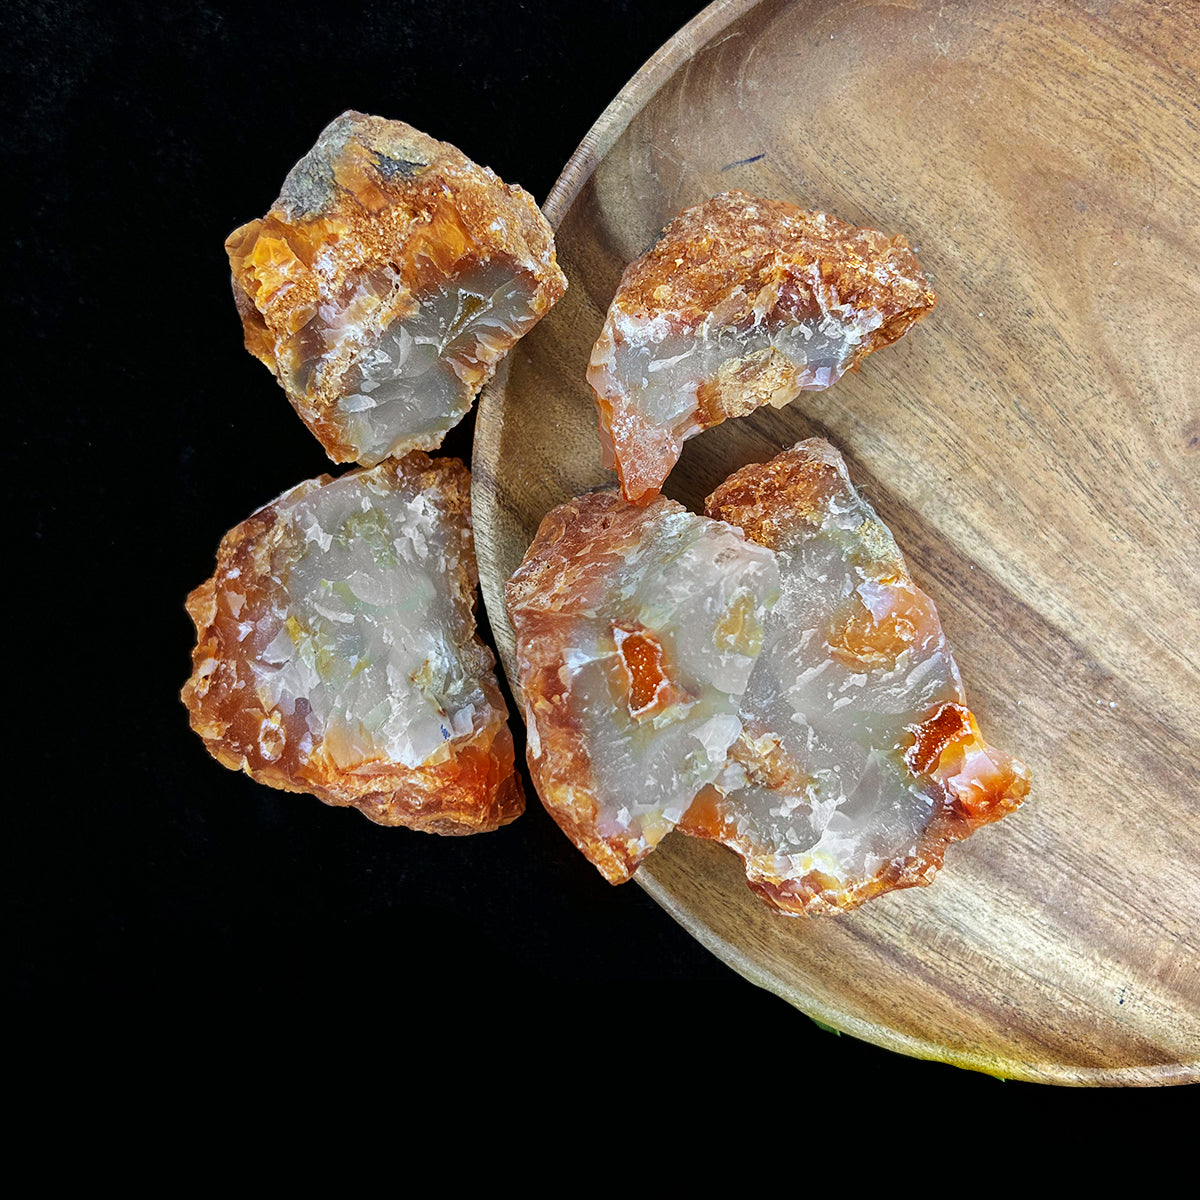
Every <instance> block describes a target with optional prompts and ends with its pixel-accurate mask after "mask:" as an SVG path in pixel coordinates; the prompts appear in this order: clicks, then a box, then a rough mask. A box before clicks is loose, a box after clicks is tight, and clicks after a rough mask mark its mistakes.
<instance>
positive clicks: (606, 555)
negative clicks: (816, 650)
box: [507, 492, 778, 883]
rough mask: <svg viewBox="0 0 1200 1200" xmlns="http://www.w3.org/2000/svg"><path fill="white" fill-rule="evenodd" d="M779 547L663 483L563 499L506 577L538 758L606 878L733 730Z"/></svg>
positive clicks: (566, 821)
mask: <svg viewBox="0 0 1200 1200" xmlns="http://www.w3.org/2000/svg"><path fill="white" fill-rule="evenodd" d="M777 588H778V575H777V572H776V569H775V562H774V556H773V555H772V554H771V552H770V551H769V550H765V549H763V548H762V547H761V546H755V545H753V544H752V543H749V542H747V541H746V540H745V538H744V537H743V536H742V534H741V532H740V531H738V530H736V529H734V528H732V527H731V526H729V525H725V524H722V523H721V522H718V521H710V520H708V519H707V518H705V517H699V516H696V515H694V514H693V513H690V512H688V511H687V510H686V509H684V508H683V507H682V506H681V505H679V504H676V503H675V502H674V501H673V500H668V499H667V498H666V497H663V496H660V497H658V498H657V499H656V500H654V501H653V502H652V503H650V504H649V505H647V506H645V507H635V506H633V505H630V504H627V503H626V502H624V501H623V500H622V499H621V498H620V497H619V496H617V495H616V494H615V493H607V492H606V493H594V494H591V495H587V496H581V497H579V498H578V499H575V500H571V501H568V502H567V503H566V504H563V505H560V506H559V507H558V508H556V509H554V511H553V512H551V513H549V514H548V515H547V516H546V518H545V519H544V520H543V521H542V524H541V527H540V528H539V530H538V533H537V537H536V538H535V539H534V541H533V544H532V545H531V546H530V547H529V550H528V552H527V554H526V556H525V560H524V562H523V563H522V564H521V566H520V567H519V568H518V569H517V571H516V572H515V573H514V575H513V577H512V579H511V580H509V583H508V589H507V602H508V612H509V616H510V618H511V620H512V623H513V627H514V629H515V630H516V635H517V671H518V694H519V696H520V699H521V704H522V708H523V710H524V714H525V721H526V725H527V726H528V731H529V769H530V773H531V774H532V776H533V782H534V785H535V786H536V788H537V791H538V794H539V795H540V796H541V798H542V801H543V803H544V804H545V806H546V808H547V810H548V811H549V812H550V814H551V816H553V817H554V819H555V820H556V821H557V822H558V824H559V825H560V826H561V827H562V829H563V830H564V831H565V832H566V834H567V835H568V836H569V837H570V838H571V840H572V841H573V842H574V843H575V844H576V845H577V846H578V847H579V849H580V850H582V851H583V853H584V854H586V855H587V857H588V858H589V859H590V860H591V861H592V863H594V864H595V866H596V867H597V868H598V869H599V870H600V872H601V873H602V874H603V875H604V877H605V878H606V879H608V880H609V881H610V882H612V883H620V882H622V881H623V880H625V879H628V878H629V876H630V874H631V873H632V872H633V871H634V869H635V868H636V867H637V865H638V863H639V862H641V861H642V859H643V858H645V856H646V855H647V854H649V853H650V851H651V850H653V849H654V847H655V846H656V845H657V844H658V842H659V841H660V840H661V839H662V838H663V836H664V835H665V834H666V833H668V832H669V831H670V829H671V828H672V827H673V826H674V825H675V823H676V822H677V821H678V820H679V818H680V817H681V816H682V814H683V812H684V811H685V810H686V809H687V808H688V806H689V805H691V803H692V801H693V800H694V799H695V797H696V795H697V793H698V792H699V791H700V790H701V789H702V788H703V787H704V786H705V785H707V784H709V783H711V782H712V781H713V779H715V778H716V776H717V774H718V773H719V772H720V771H721V770H722V768H723V767H724V764H725V756H726V752H727V750H728V748H729V746H730V745H731V744H732V743H733V741H734V740H735V739H736V738H737V736H738V734H739V732H740V729H741V723H740V721H739V720H738V717H737V707H738V697H739V696H740V694H741V692H742V690H743V689H744V688H745V686H746V680H747V679H748V678H749V675H750V669H751V667H752V665H753V663H754V659H755V656H756V655H757V654H758V652H759V649H760V648H761V646H762V630H763V620H764V617H765V615H766V610H767V608H768V606H769V605H770V604H771V603H773V601H774V599H775V595H776V592H777Z"/></svg>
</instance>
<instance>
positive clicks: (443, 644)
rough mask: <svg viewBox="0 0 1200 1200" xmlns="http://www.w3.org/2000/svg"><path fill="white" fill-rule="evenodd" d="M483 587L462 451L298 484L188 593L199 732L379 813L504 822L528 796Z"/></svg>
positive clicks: (456, 823)
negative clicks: (485, 625)
mask: <svg viewBox="0 0 1200 1200" xmlns="http://www.w3.org/2000/svg"><path fill="white" fill-rule="evenodd" d="M477 582H478V579H477V574H476V567H475V551H474V544H473V541H472V531H471V518H470V475H469V474H468V472H467V469H466V468H465V467H464V466H463V465H462V463H460V462H458V461H457V460H455V459H442V460H431V459H430V458H429V457H428V456H427V455H425V454H423V453H421V452H420V451H414V452H413V453H411V454H410V455H408V456H407V457H406V458H404V459H403V460H400V461H396V460H389V461H388V462H386V463H383V464H381V465H379V466H377V467H375V468H372V469H369V470H368V469H361V470H357V471H352V472H350V473H349V474H347V475H344V476H342V477H341V478H339V479H331V478H330V477H329V476H323V477H321V478H320V479H314V480H310V481H308V482H306V483H302V484H300V485H299V486H298V487H295V488H292V489H291V491H289V492H286V493H285V494H284V495H283V496H281V497H280V498H279V499H278V500H276V501H275V502H274V503H272V504H268V505H267V506H266V507H264V508H262V509H260V510H259V511H258V512H256V513H255V514H254V515H253V516H251V517H250V518H249V519H248V520H246V521H243V522H242V524H240V525H239V526H237V527H236V528H235V529H233V530H232V531H231V532H230V533H228V534H227V535H226V536H225V538H224V540H223V541H222V542H221V546H220V550H219V551H218V555H217V570H216V573H215V575H214V576H213V577H212V578H211V579H210V580H208V581H207V582H206V583H204V584H202V585H201V586H200V587H199V588H197V589H196V591H194V592H193V593H192V594H191V596H190V597H189V598H188V603H187V607H188V612H189V613H190V614H191V616H192V619H193V621H195V624H196V632H197V645H196V649H195V652H194V654H193V672H192V676H191V678H190V679H189V680H188V682H187V684H186V685H185V686H184V689H183V700H184V702H185V703H186V705H187V706H188V709H189V710H190V713H191V722H192V727H193V728H194V729H195V730H196V732H197V733H199V734H200V735H201V737H203V738H204V741H205V744H206V745H207V747H208V749H209V751H210V752H211V753H212V754H213V755H214V757H216V758H217V759H218V760H219V761H220V762H222V763H224V765H225V766H227V767H231V768H233V769H235V770H244V771H246V772H247V773H248V774H249V775H251V776H252V777H253V778H255V779H257V780H259V781H260V782H262V783H266V784H270V785H271V786H272V787H278V788H285V789H287V790H289V791H304V792H311V793H313V794H314V795H316V796H318V797H320V798H321V799H322V800H324V801H325V802H326V803H328V804H336V805H353V806H354V807H356V808H358V809H360V810H361V811H362V812H364V813H365V814H366V815H367V816H368V817H370V818H371V819H372V820H373V821H378V822H379V823H380V824H384V825H407V826H410V827H411V828H414V829H422V830H426V831H428V832H431V833H447V834H459V833H475V832H478V831H482V830H489V829H495V828H496V827H497V826H499V825H503V824H506V823H507V822H509V821H511V820H513V819H514V818H515V817H517V816H518V815H520V813H521V811H522V809H523V806H524V799H523V796H522V791H521V785H520V781H519V779H518V777H517V776H516V774H515V772H514V753H513V742H512V735H511V733H510V732H509V729H508V725H507V711H506V709H505V705H504V701H503V698H502V697H501V695H500V693H499V691H498V689H497V686H496V680H495V676H494V673H493V671H494V665H495V663H494V659H493V658H492V655H491V652H490V651H489V650H488V649H487V647H486V646H484V645H483V643H482V642H481V641H480V640H479V638H478V637H477V636H476V633H475V615H474V608H475V589H476V586H477Z"/></svg>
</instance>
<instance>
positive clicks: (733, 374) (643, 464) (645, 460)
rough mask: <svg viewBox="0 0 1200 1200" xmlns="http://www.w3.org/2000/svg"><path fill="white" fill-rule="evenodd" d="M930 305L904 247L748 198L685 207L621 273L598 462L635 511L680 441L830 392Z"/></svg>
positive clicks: (606, 335)
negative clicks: (805, 395) (765, 408)
mask: <svg viewBox="0 0 1200 1200" xmlns="http://www.w3.org/2000/svg"><path fill="white" fill-rule="evenodd" d="M935 303H936V297H935V295H934V293H933V290H932V289H931V288H930V286H929V284H928V282H927V281H926V279H925V276H924V275H923V274H922V273H921V268H920V267H919V266H918V264H917V260H916V258H915V257H914V256H913V253H912V251H911V250H910V249H909V247H908V245H907V243H906V242H905V241H904V239H903V238H899V237H896V238H891V237H888V236H887V235H886V234H883V233H878V232H876V231H875V230H873V229H858V228H856V227H855V226H853V225H849V224H847V223H846V222H845V221H841V220H839V219H838V218H837V217H832V216H827V215H825V214H823V213H813V212H805V211H804V210H802V209H800V208H797V207H796V206H795V205H794V204H786V203H783V202H780V201H775V200H761V199H758V198H756V197H754V196H750V195H748V194H746V193H745V192H737V191H733V192H726V193H724V194H723V195H720V196H714V197H713V198H712V199H711V200H706V201H705V202H704V203H703V204H698V205H696V206H695V207H694V208H689V209H685V210H684V211H683V212H682V213H680V214H679V216H677V217H676V218H675V219H674V220H673V221H672V222H671V223H670V224H669V225H668V226H667V227H666V229H664V230H663V233H662V237H661V238H660V239H659V240H658V242H656V243H655V245H654V246H653V247H652V248H651V249H650V250H649V251H648V252H647V253H646V254H645V255H643V256H642V257H641V258H640V259H638V260H637V262H635V263H633V264H631V265H630V266H629V267H628V269H627V270H626V271H625V274H624V276H623V277H622V279H621V283H620V286H619V287H618V289H617V294H616V296H615V297H614V298H613V301H612V305H611V306H610V308H609V310H608V316H607V318H606V320H605V322H604V328H603V329H602V331H601V333H600V337H599V339H598V340H597V342H596V344H595V347H594V349H593V350H592V356H591V364H590V366H589V368H588V381H589V382H590V383H591V385H592V389H593V391H594V392H595V397H596V405H597V408H598V410H599V418H600V435H601V443H602V448H603V453H604V465H605V466H606V467H615V468H616V471H617V474H618V477H619V478H620V481H621V488H622V491H623V493H624V495H625V497H626V499H628V500H632V501H634V502H635V503H643V502H645V501H646V500H648V499H649V498H650V497H652V496H654V495H656V494H657V493H658V491H659V489H660V488H661V487H662V484H663V481H664V480H665V479H666V478H667V475H668V474H669V473H670V471H671V468H672V467H673V466H674V465H675V463H676V462H677V461H678V459H679V455H680V451H681V449H682V447H683V443H684V442H685V441H686V440H687V439H688V438H690V437H692V436H694V435H695V434H697V433H700V432H701V431H702V430H705V429H709V428H711V427H712V426H714V425H717V424H719V423H720V422H722V421H724V420H725V418H726V417H738V416H744V415H745V414H747V413H749V412H752V411H753V410H754V409H756V408H759V407H760V406H762V405H764V404H769V405H772V406H774V407H776V408H781V407H782V406H783V405H785V404H788V403H789V402H790V401H792V400H794V399H795V398H796V397H797V396H798V395H799V394H800V392H801V391H805V390H819V389H822V388H827V387H829V386H830V385H831V384H833V383H835V382H836V381H837V380H838V379H839V378H841V376H842V375H843V374H844V373H845V372H846V371H852V370H856V369H857V368H858V365H859V363H860V362H861V361H862V359H863V358H864V357H865V356H866V355H868V354H869V353H871V351H873V350H877V349H879V348H880V347H881V346H886V345H888V344H889V343H891V342H894V341H895V340H896V339H897V338H899V337H900V336H901V335H902V334H903V333H905V332H906V331H907V330H908V329H909V328H910V327H911V326H912V325H913V324H914V323H915V322H916V321H918V320H920V319H921V317H923V316H924V315H925V314H926V313H928V312H929V311H930V310H931V309H932V308H933V306H934V304H935Z"/></svg>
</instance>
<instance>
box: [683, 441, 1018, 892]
mask: <svg viewBox="0 0 1200 1200" xmlns="http://www.w3.org/2000/svg"><path fill="white" fill-rule="evenodd" d="M706 512H707V513H708V515H709V516H711V517H714V518H717V519H720V520H723V521H728V522H730V523H732V524H734V525H736V526H738V527H739V528H740V529H742V530H744V531H745V533H746V535H747V537H749V538H751V539H753V540H754V541H756V542H758V543H760V544H762V545H764V546H769V547H770V548H771V549H772V550H773V551H774V552H775V555H776V561H777V563H778V566H779V572H780V598H779V602H778V604H776V605H775V607H774V608H773V609H772V611H771V612H770V613H769V614H768V616H767V618H766V626H765V631H764V644H763V649H762V653H761V654H760V656H759V658H758V660H757V662H756V663H755V667H754V671H753V673H752V675H751V678H750V681H749V683H748V685H747V687H746V690H745V693H744V695H743V696H742V698H741V707H740V716H741V721H742V733H741V736H740V737H739V739H738V741H737V742H736V743H735V744H734V745H733V746H731V748H730V751H729V756H728V763H727V766H726V768H725V770H724V771H723V772H722V774H721V775H720V776H719V777H718V778H717V779H716V780H715V781H714V784H715V786H713V787H710V788H709V789H707V791H706V792H705V793H704V794H703V795H702V796H701V797H700V798H699V799H698V800H697V802H696V803H695V804H694V805H693V806H692V807H691V809H690V810H689V811H688V813H687V814H686V816H685V817H684V819H683V820H682V821H681V822H680V828H681V829H683V830H684V831H685V832H687V833H691V834H694V835H696V836H700V837H706V838H713V839H715V840H717V841H720V842H723V843H724V844H725V845H727V846H729V847H731V848H732V849H734V850H736V851H737V852H738V854H740V855H741V856H742V858H743V859H744V861H745V866H746V875H747V879H748V880H749V882H750V886H751V887H752V888H753V889H754V890H755V891H756V892H757V893H758V894H759V895H761V896H762V897H763V898H764V899H765V900H767V901H768V902H769V903H771V904H772V905H774V906H775V907H777V908H779V909H780V910H782V911H784V912H787V913H809V914H819V913H829V912H836V911H839V910H843V909H849V908H853V907H855V906H856V905H858V904H861V903H862V902H863V901H864V900H868V899H870V898H871V897H872V896H875V895H878V894H879V893H880V892H884V891H888V890H890V889H892V888H900V887H911V886H913V885H923V884H928V883H929V882H931V880H932V879H933V876H934V874H935V873H936V871H937V870H938V868H939V867H940V866H941V865H942V857H943V854H944V852H945V848H946V845H947V844H948V843H949V842H952V841H956V840H958V839H960V838H963V837H966V836H967V835H968V834H970V833H971V832H972V831H973V830H975V829H976V828H978V827H979V826H981V825H984V824H987V823H988V822H990V821H994V820H996V819H998V818H999V817H1002V816H1004V815H1005V814H1006V813H1009V812H1011V811H1012V810H1013V809H1014V808H1016V807H1017V805H1019V804H1020V803H1021V801H1022V800H1023V799H1024V798H1025V796H1026V794H1027V792H1028V791H1029V772H1028V770H1027V769H1026V767H1025V766H1024V764H1022V763H1021V762H1019V761H1018V760H1016V759H1014V758H1012V757H1010V756H1009V755H1007V754H1004V753H1002V752H1001V751H998V750H994V749H992V748H991V747H990V746H988V745H987V744H986V743H985V742H984V741H983V739H982V737H981V735H980V732H979V727H978V724H977V723H976V721H975V718H974V716H973V715H972V714H971V712H970V711H969V709H968V708H967V706H966V699H965V696H964V692H963V686H962V682H961V680H960V678H959V673H958V668H957V666H956V665H955V662H954V658H953V656H952V654H951V651H950V647H949V646H948V645H947V644H946V640H945V637H944V636H943V633H942V628H941V624H940V622H939V620H938V615H937V610H936V609H935V608H934V605H933V601H932V600H930V598H929V597H928V596H927V595H926V594H925V593H924V592H922V591H921V590H920V588H918V587H917V586H916V585H915V584H914V583H913V581H912V579H911V577H910V576H909V574H908V571H907V569H906V567H905V564H904V559H903V556H902V555H901V553H900V550H899V548H898V547H897V546H896V543H895V541H894V539H893V538H892V535H891V533H890V531H889V530H888V529H887V527H886V526H885V525H884V524H883V523H882V522H881V521H880V520H879V518H878V517H877V516H876V514H875V512H874V510H873V509H872V508H871V506H870V505H869V504H867V503H866V501H864V500H863V499H862V497H861V496H859V495H858V493H857V492H856V491H855V489H854V487H853V485H852V484H851V482H850V478H849V475H848V474H847V471H846V466H845V463H844V461H843V459H842V457H841V455H840V454H839V453H838V452H837V451H836V450H835V449H834V448H833V447H832V446H830V445H829V444H828V443H827V442H824V441H821V440H819V439H812V440H810V441H807V442H800V443H799V444H798V445H797V446H795V447H794V448H793V449H791V450H787V451H785V452H784V453H783V454H780V455H779V456H778V457H776V458H774V459H772V460H771V461H770V462H768V463H764V464H757V463H756V464H752V465H750V466H747V467H743V468H742V469H741V470H740V471H737V472H736V473H735V474H733V475H732V476H730V478H729V479H728V480H726V481H725V483H723V484H722V485H721V486H720V487H719V488H718V489H717V490H716V491H715V492H714V493H713V494H712V495H711V496H710V497H709V498H708V502H707V504H706Z"/></svg>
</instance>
